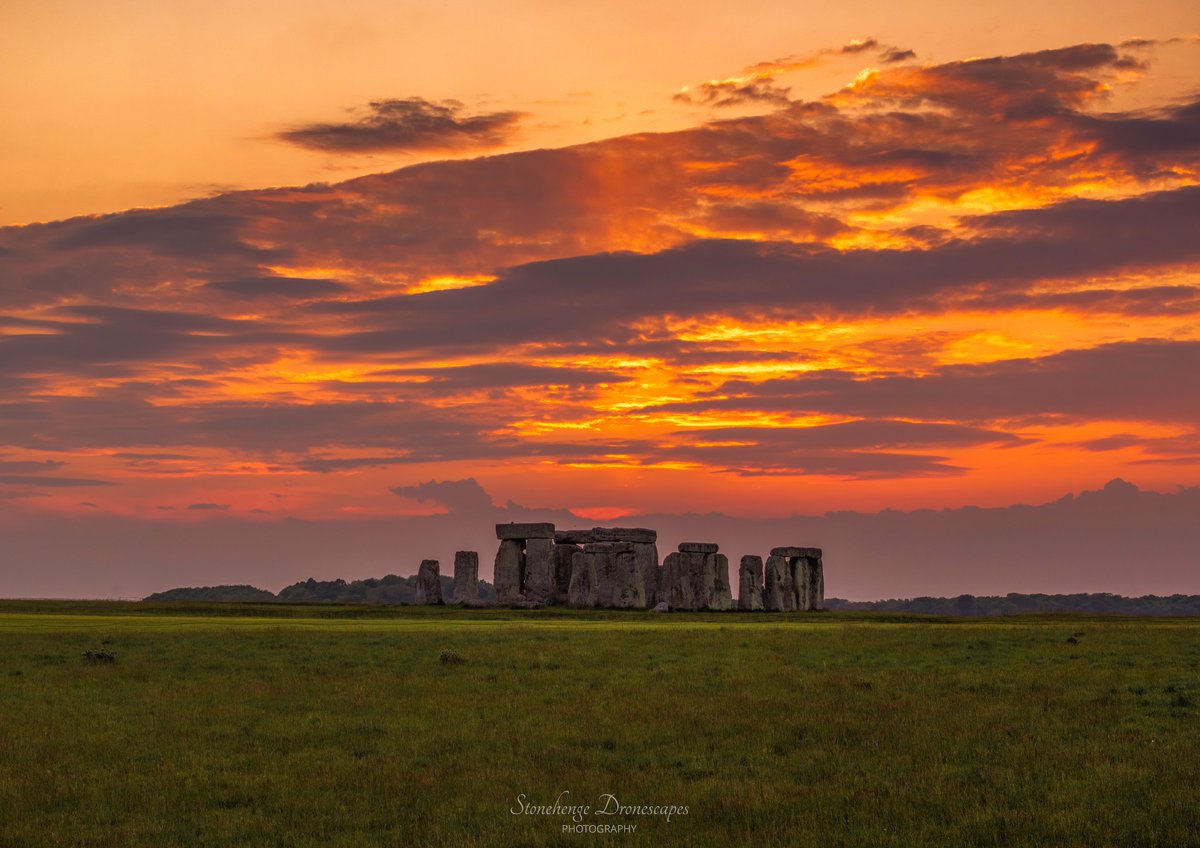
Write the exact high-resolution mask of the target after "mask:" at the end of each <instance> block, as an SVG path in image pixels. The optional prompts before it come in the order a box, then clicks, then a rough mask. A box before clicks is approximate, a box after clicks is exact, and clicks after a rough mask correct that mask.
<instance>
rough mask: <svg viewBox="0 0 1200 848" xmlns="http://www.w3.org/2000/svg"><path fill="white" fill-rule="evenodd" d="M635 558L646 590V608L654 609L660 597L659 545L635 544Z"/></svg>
mask: <svg viewBox="0 0 1200 848" xmlns="http://www.w3.org/2000/svg"><path fill="white" fill-rule="evenodd" d="M633 558H634V561H635V562H636V563H637V568H638V571H639V572H640V573H641V575H642V587H643V588H644V589H645V590H646V606H648V607H652V606H654V605H655V604H656V603H658V601H659V597H658V545H655V544H653V543H645V542H634V543H633Z"/></svg>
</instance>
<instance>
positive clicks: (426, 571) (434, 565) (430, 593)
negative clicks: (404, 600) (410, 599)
mask: <svg viewBox="0 0 1200 848" xmlns="http://www.w3.org/2000/svg"><path fill="white" fill-rule="evenodd" d="M439 571H440V566H439V565H438V561H437V560H436V559H423V560H421V567H420V568H419V569H418V570H417V601H416V602H417V603H418V604H440V603H441V602H442V579H441V576H440V574H439V573H438V572H439Z"/></svg>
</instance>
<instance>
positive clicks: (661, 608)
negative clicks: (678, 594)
mask: <svg viewBox="0 0 1200 848" xmlns="http://www.w3.org/2000/svg"><path fill="white" fill-rule="evenodd" d="M650 611H651V612H670V611H671V608H670V607H669V606H667V602H666V601H659V602H658V603H657V604H655V605H654V608H653V609H652V610H650Z"/></svg>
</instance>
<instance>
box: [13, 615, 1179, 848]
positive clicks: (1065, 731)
mask: <svg viewBox="0 0 1200 848" xmlns="http://www.w3.org/2000/svg"><path fill="white" fill-rule="evenodd" d="M101 641H106V642H107V645H106V647H107V649H108V650H110V651H113V652H115V653H116V654H117V661H116V663H115V664H112V665H95V666H90V665H86V664H85V663H84V661H83V658H82V656H81V655H82V653H83V652H84V651H85V650H87V649H89V648H93V647H95V646H98V645H99V644H100V643H101ZM0 646H2V650H0V845H4V846H54V848H60V846H73V845H79V846H84V845H86V846H139V845H179V846H274V845H278V846H321V848H326V847H327V846H355V848H360V846H417V845H446V846H472V845H571V844H595V843H597V842H603V843H605V844H628V845H651V844H653V845H726V844H728V845H736V844H743V845H766V846H772V845H774V846H806V845H812V846H839V845H846V846H866V845H870V846H910V845H938V846H940V845H954V846H971V845H989V846H990V845H1012V846H1017V845H1021V846H1035V845H1036V846H1075V845H1079V846H1084V845H1086V846H1121V848H1129V847H1130V846H1151V845H1161V846H1183V845H1194V844H1197V840H1198V839H1200V804H1198V801H1197V798H1198V796H1197V786H1200V726H1198V721H1200V622H1196V621H1192V620H1164V619H1160V620H1145V619H1138V620H1132V619H1104V618H1086V617H1057V618H1056V617H1039V618H1020V619H1006V620H973V621H956V620H935V619H926V620H921V619H915V618H911V617H901V616H884V615H870V614H856V613H848V614H823V615H821V614H797V615H789V616H771V615H740V614H707V615H706V614H696V615H675V614H672V615H667V616H661V615H660V616H655V615H653V614H651V613H615V612H612V613H604V612H591V613H580V614H574V613H571V612H570V611H549V612H546V613H539V612H524V611H516V610H511V611H504V610H478V611H459V610H450V609H412V608H404V609H386V610H378V609H377V610H369V609H365V608H361V607H359V608H337V607H332V608H328V607H280V606H279V605H271V607H270V608H267V609H265V610H264V609H260V608H258V607H254V606H250V605H247V606H239V605H190V606H183V607H178V606H162V607H157V608H155V607H142V606H138V605H129V604H124V605H122V604H109V605H106V604H67V603H58V604H55V603H45V604H29V603H24V604H22V603H16V602H12V603H3V604H0ZM443 656H444V657H445V658H446V659H449V660H453V659H454V658H456V657H457V658H459V659H461V660H462V661H461V662H453V661H451V662H444V661H443ZM564 790H565V791H569V793H570V794H569V795H568V796H565V798H564V799H563V800H564V803H574V804H591V805H592V806H593V807H594V806H596V805H597V804H598V803H600V802H598V800H597V799H599V798H600V796H602V795H603V794H605V793H611V794H612V795H614V796H616V797H617V798H618V799H619V801H620V802H621V803H622V804H630V805H632V804H639V805H655V806H657V805H665V806H671V805H674V806H686V807H687V809H688V811H687V814H686V815H682V814H676V815H673V816H672V817H671V819H670V821H667V820H666V819H665V817H664V816H655V815H648V816H597V815H594V814H593V815H589V816H587V817H585V818H584V819H583V823H584V824H586V825H593V824H599V825H604V826H611V825H614V824H636V825H637V830H636V831H635V832H634V833H632V834H623V835H619V836H611V837H603V838H602V837H597V836H589V835H585V834H566V833H564V832H563V830H562V826H563V825H564V824H566V823H569V822H570V820H569V818H567V817H564V816H540V815H512V814H511V812H510V811H511V810H513V809H518V808H519V805H518V801H517V799H518V797H519V796H521V795H524V796H525V800H526V802H528V803H532V804H538V805H543V804H552V803H553V802H554V800H555V798H556V797H558V796H559V794H560V793H561V792H563V791H564Z"/></svg>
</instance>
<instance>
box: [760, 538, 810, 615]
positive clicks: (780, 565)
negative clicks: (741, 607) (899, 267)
mask: <svg viewBox="0 0 1200 848" xmlns="http://www.w3.org/2000/svg"><path fill="white" fill-rule="evenodd" d="M821 557H822V551H821V549H820V548H802V547H794V546H787V547H779V548H772V549H771V556H770V558H769V559H768V560H767V593H766V595H767V597H766V598H765V599H764V600H765V602H766V604H767V609H784V610H793V609H795V610H821V609H824V608H825V574H824V566H823V565H822V562H821ZM772 563H774V569H775V570H776V571H778V572H780V575H779V577H778V578H777V581H776V582H777V583H778V584H779V586H780V598H779V603H781V604H782V606H779V607H774V606H772V605H771V604H772V593H771V576H772V568H773V567H772Z"/></svg>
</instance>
